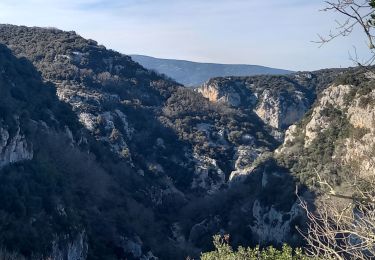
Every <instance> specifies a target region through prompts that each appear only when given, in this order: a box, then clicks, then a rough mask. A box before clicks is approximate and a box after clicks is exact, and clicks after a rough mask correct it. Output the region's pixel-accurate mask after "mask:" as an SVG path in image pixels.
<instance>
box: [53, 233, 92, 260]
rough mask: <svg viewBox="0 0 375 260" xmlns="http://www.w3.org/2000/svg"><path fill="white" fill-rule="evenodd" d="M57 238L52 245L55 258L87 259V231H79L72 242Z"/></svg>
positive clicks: (56, 259) (63, 259) (58, 259)
mask: <svg viewBox="0 0 375 260" xmlns="http://www.w3.org/2000/svg"><path fill="white" fill-rule="evenodd" d="M65 240H66V239H61V238H60V239H57V240H56V241H54V242H53V245H52V255H51V259H53V260H85V259H86V258H87V252H88V243H87V238H86V233H85V232H81V233H79V234H78V235H77V236H76V237H75V239H74V240H73V241H71V242H69V241H65Z"/></svg>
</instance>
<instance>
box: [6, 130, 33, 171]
mask: <svg viewBox="0 0 375 260" xmlns="http://www.w3.org/2000/svg"><path fill="white" fill-rule="evenodd" d="M20 132H21V129H20V128H19V127H18V128H17V130H16V132H15V133H13V134H10V133H9V132H8V130H7V129H6V128H3V127H0V168H1V167H4V166H6V165H8V164H11V163H15V162H19V161H24V160H31V159H32V158H33V149H32V144H30V143H28V142H27V140H26V138H25V136H24V135H22V134H21V133H20Z"/></svg>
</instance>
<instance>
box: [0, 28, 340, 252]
mask: <svg viewBox="0 0 375 260" xmlns="http://www.w3.org/2000/svg"><path fill="white" fill-rule="evenodd" d="M0 42H3V43H5V44H6V45H8V47H9V48H11V49H12V51H13V52H14V54H16V55H17V56H18V57H25V58H27V59H28V60H30V61H31V62H32V63H33V65H34V66H35V68H36V69H37V70H38V71H39V72H40V73H41V76H42V78H43V80H44V81H46V82H50V83H45V84H44V85H46V84H47V85H51V84H53V86H54V87H55V88H56V92H57V96H58V98H59V100H60V101H63V103H64V104H65V106H66V105H68V107H70V109H68V112H63V113H59V115H55V116H54V117H52V118H56V120H57V121H58V122H60V121H61V122H65V121H62V120H63V119H59V118H60V117H62V116H64V115H69V116H68V119H69V120H68V119H64V120H67V122H66V123H60V124H61V125H62V126H64V125H67V126H68V128H69V129H70V131H67V130H65V127H62V128H63V129H64V133H65V132H66V135H67V139H68V140H70V141H67V142H62V143H63V144H64V145H63V144H61V142H60V141H58V140H62V141H64V140H65V139H66V138H63V137H62V136H59V135H58V136H57V137H56V136H55V135H54V134H52V135H51V137H49V138H47V137H46V138H39V139H42V140H40V144H39V145H37V146H36V144H34V143H33V146H31V145H29V142H27V140H28V139H26V142H24V141H22V142H21V143H22V145H18V146H17V145H16V147H21V148H22V149H21V148H17V149H18V150H22V151H28V152H26V153H24V154H25V155H24V156H20V157H19V158H17V157H16V159H14V160H8V162H12V163H13V162H16V161H24V160H28V161H24V162H22V163H21V162H20V163H19V164H12V165H9V166H7V167H5V168H4V169H3V170H2V172H1V173H2V174H0V175H1V176H8V175H6V174H3V173H8V172H15V173H16V175H15V176H21V177H19V179H22V176H23V175H22V173H23V172H24V170H23V169H30V167H31V166H33V165H37V166H38V167H39V168H36V169H37V170H33V171H31V172H29V176H32V178H34V176H36V177H38V176H39V175H35V174H32V173H34V172H36V171H38V169H40V168H41V167H42V169H43V171H40V172H41V173H43V174H44V175H43V176H42V177H38V178H39V179H41V180H43V179H47V180H49V179H50V177H49V176H57V177H56V178H57V180H55V179H54V178H52V180H53V185H52V184H50V183H48V182H47V184H44V183H42V184H41V185H40V190H43V189H46V187H50V185H52V187H55V188H56V189H57V188H58V187H62V188H60V190H59V192H60V193H62V194H64V196H66V197H65V199H64V203H60V204H61V205H63V206H62V207H61V206H58V207H57V206H56V205H60V204H59V203H58V204H53V205H55V206H56V207H54V208H57V209H59V212H64V211H65V212H69V214H67V215H68V216H69V217H71V218H67V219H64V221H65V222H64V228H65V224H66V225H67V226H68V228H67V229H68V231H66V229H59V230H58V232H57V231H55V230H52V231H48V232H46V233H47V234H48V235H49V236H47V237H48V238H49V239H51V237H61V236H59V235H60V234H73V235H71V236H68V238H69V239H66V240H67V241H69V242H70V243H65V244H64V243H61V244H63V247H65V248H77V246H70V245H82V246H81V248H83V249H85V250H83V251H82V250H81V251H82V252H86V253H87V258H89V259H106V258H107V259H116V258H120V259H121V258H127V259H132V258H133V259H138V258H141V257H144V258H146V259H147V257H149V258H151V256H152V255H156V256H158V257H160V259H184V258H185V257H186V256H187V255H191V256H194V257H196V256H198V255H199V253H200V252H201V251H202V250H207V249H210V247H211V246H212V245H211V243H210V242H211V236H212V235H213V234H216V233H219V232H228V233H230V234H232V239H233V242H234V243H235V244H237V245H239V244H243V245H250V244H251V245H255V244H259V243H260V244H262V245H266V244H281V243H283V242H289V243H291V244H298V243H299V242H300V239H299V237H298V234H297V232H296V230H295V229H294V226H295V225H296V224H297V223H300V224H301V225H302V224H303V215H302V214H301V213H300V212H299V211H298V209H297V206H296V204H297V202H296V197H295V194H294V188H295V180H294V179H293V177H292V176H291V175H290V173H289V171H288V169H287V168H285V167H280V166H279V165H277V163H276V162H275V160H273V159H272V158H271V152H272V151H273V150H274V149H275V148H276V147H277V146H278V144H279V143H280V141H278V140H276V139H275V136H276V135H275V134H274V132H275V129H276V130H277V131H278V132H279V133H282V131H283V129H284V128H285V127H287V126H288V124H290V123H294V119H293V120H292V119H290V120H289V121H288V120H284V121H283V119H282V118H281V114H282V112H277V113H276V112H275V113H276V114H275V113H274V112H272V111H279V110H282V109H284V110H285V111H288V109H289V110H291V109H292V110H293V109H295V108H294V107H295V103H296V102H297V101H298V100H299V95H300V94H298V93H299V92H297V91H300V92H301V93H302V94H301V100H302V101H301V104H303V105H305V103H304V102H306V104H307V105H306V107H308V106H310V105H311V103H312V102H313V99H314V96H315V95H316V94H317V93H318V92H319V91H320V89H324V88H325V82H324V81H323V80H322V79H323V78H324V77H325V76H324V75H327V77H328V78H327V81H328V82H330V80H331V78H330V77H335V75H336V74H335V73H336V72H334V73H331V72H329V71H327V72H324V71H323V72H322V74H321V76H318V75H315V74H313V75H312V76H309V74H301V75H300V76H298V74H296V75H294V76H291V78H289V77H254V78H230V79H214V80H212V82H214V83H215V82H218V83H217V84H218V85H220V84H221V83H220V81H221V80H223V81H224V82H228V86H229V87H230V88H232V87H233V88H234V90H235V91H236V92H237V93H238V96H239V97H240V103H237V104H233V103H230V102H227V101H225V102H211V101H210V100H208V99H207V98H204V96H202V94H201V93H199V92H198V91H195V90H193V89H189V88H184V87H183V86H181V85H179V84H177V83H175V82H173V81H170V80H168V79H166V78H164V77H162V76H160V75H158V74H156V73H153V72H150V71H148V70H146V69H145V68H143V67H141V66H140V65H139V64H137V63H135V62H133V61H132V60H131V59H130V58H129V57H128V56H125V55H122V54H120V53H117V52H114V51H111V50H107V49H106V48H105V47H103V46H98V45H97V44H96V43H95V42H94V41H92V40H86V39H83V38H82V37H80V36H79V35H77V34H76V33H74V32H64V31H61V30H57V29H44V28H28V27H18V26H11V25H1V26H0ZM319 75H320V74H319ZM319 77H321V78H319ZM242 81H244V82H242ZM274 82H276V83H274ZM215 84H216V83H215ZM215 84H214V85H215ZM253 84H254V85H255V87H254V86H253ZM44 85H43V86H44ZM222 85H223V86H227V85H226V83H225V84H222ZM274 85H276V89H274ZM266 90H268V92H269V93H270V96H272V97H273V98H274V100H276V101H275V102H276V103H275V102H271V103H270V104H268V105H264V106H260V107H263V110H264V111H265V113H268V114H270V115H274V114H275V115H276V117H277V118H278V119H277V120H278V121H277V122H284V123H278V125H275V126H277V128H276V127H272V126H271V123H270V121H269V120H268V121H267V120H266V119H265V117H262V116H260V113H257V109H256V108H257V107H258V106H257V104H262V103H264V104H266V103H267V102H268V100H272V99H268V98H266V95H265V94H263V92H266ZM274 90H277V91H274ZM248 93H249V95H248ZM295 93H297V94H295ZM15 95H16V96H17V94H15ZM220 95H221V94H220ZM225 95H226V94H224V96H225ZM256 95H258V96H260V97H262V100H261V101H257V100H256V99H255V101H252V98H250V100H248V97H249V96H250V97H252V96H256ZM262 95H263V96H262ZM289 95H290V96H289ZM219 99H220V98H219ZM32 100H33V99H32ZM41 100H43V99H41ZM53 100H54V102H52V103H54V104H55V103H56V104H63V103H62V102H59V101H58V100H57V99H56V97H54V99H53ZM228 100H229V99H228ZM280 100H281V101H282V102H281V101H280ZM213 101H215V100H213ZM11 103H12V104H13V102H11ZM26 103H27V104H29V103H30V102H26ZM274 103H275V104H274ZM279 103H282V105H281V106H279V105H278V104H279ZM15 104H16V105H15V106H16V107H18V104H17V103H15ZM297 104H299V103H298V102H297ZM281 108H282V109H281ZM306 109H307V108H306ZM27 110H30V109H27ZM31 110H32V109H31ZM284 110H282V111H284ZM4 113H5V114H6V115H8V114H9V113H10V112H9V110H5V112H4ZM280 118H281V119H280ZM296 119H297V118H296ZM292 121H293V122H292ZM52 122H54V120H52ZM285 122H287V123H285ZM46 124H47V125H48V124H49V123H48V122H47V123H46ZM60 124H58V125H60ZM7 131H8V132H10V131H9V130H7ZM15 132H16V133H17V131H15ZM69 132H72V134H69ZM273 135H274V136H273ZM6 136H7V135H6V134H4V135H3V136H2V139H1V140H5V139H6ZM22 136H23V135H22V132H21V137H20V138H18V139H17V140H23V138H22ZM39 136H42V137H44V136H45V135H39ZM69 136H73V141H71V139H72V138H71V137H69ZM276 137H277V136H276ZM8 139H9V138H8ZM56 139H57V140H56ZM17 142H20V141H16V143H17ZM2 143H3V141H2ZM12 147H13V146H12ZM31 147H32V148H33V149H31ZM36 148H38V149H36ZM12 149H13V148H12ZM17 149H16V150H17ZM13 150H14V149H13ZM31 151H32V152H31ZM31 153H32V156H31ZM19 154H22V153H19ZM36 155H38V156H36ZM5 157H6V156H4V158H5ZM6 158H8V157H6ZM9 158H10V157H9ZM12 158H15V157H12ZM30 159H31V160H30ZM46 161H47V164H45V162H46ZM30 165H31V166H30ZM47 166H48V167H47ZM43 167H44V168H43ZM55 172H56V174H55V175H54V173H55ZM250 173H251V174H250ZM66 176H68V177H69V178H65V177H66ZM243 176H245V178H242V177H243ZM30 178H31V177H30ZM62 180H65V181H66V182H64V181H63V183H64V186H61V185H60V182H61V181H62ZM236 180H243V181H238V182H237V181H236ZM39 181H40V180H39ZM25 182H26V183H29V182H31V183H33V179H31V181H30V180H29V179H27V178H26V179H25ZM14 183H15V184H14V186H16V185H17V182H14ZM56 183H57V184H56ZM276 184H278V185H276ZM280 184H282V185H280ZM44 185H47V186H44ZM54 185H55V186H54ZM52 190H53V189H52ZM53 191H54V190H53ZM47 194H48V193H47ZM52 195H54V194H52ZM52 197H53V196H52ZM58 198H59V197H58ZM14 201H17V200H14ZM57 201H59V199H57ZM29 203H31V202H27V203H26V202H25V205H28V204H29ZM33 203H34V202H33ZM47 205H49V204H47ZM38 212H39V211H38ZM61 214H63V215H64V214H65V213H61ZM61 214H60V215H61ZM70 214H71V215H70ZM29 217H30V216H29ZM26 222H27V221H26ZM29 222H30V221H29ZM29 222H27V223H29ZM0 224H1V221H0ZM51 226H52V227H54V228H56V227H60V226H59V225H55V224H51ZM12 230H16V229H15V228H13V229H12ZM38 230H39V229H38ZM40 230H43V229H40ZM40 230H39V231H38V232H41V231H40ZM71 230H73V231H74V232H73V231H72V232H71V233H69V232H70V231H71ZM64 232H65V233H64ZM276 233H277V234H279V235H277V236H276V235H275V234H276ZM56 234H58V235H56ZM63 237H64V236H63ZM27 238H28V239H30V237H27ZM25 240H26V239H24V240H23V239H22V241H25ZM51 241H60V240H59V239H57V240H56V239H55V240H53V239H51V240H49V241H45V242H43V243H42V245H43V247H42V248H37V247H32V248H29V249H28V251H27V252H26V253H25V252H23V251H22V250H21V253H24V254H26V255H27V254H30V252H38V253H40V252H43V253H45V252H51V251H52V252H54V251H53V248H54V247H53V245H52V246H51V243H49V242H51ZM74 241H78V242H74ZM85 241H86V242H85ZM4 243H5V242H4ZM4 243H3V244H4ZM56 243H57V242H56ZM56 243H55V244H56ZM58 244H60V243H58ZM5 245H6V246H7V248H8V247H9V244H6V243H5ZM64 245H65V246H64ZM48 247H49V250H48ZM20 248H22V247H21V246H19V245H18V244H17V245H16V246H14V247H13V248H12V247H10V250H12V251H20ZM86 249H87V250H86ZM60 251H61V250H60ZM60 251H57V252H60ZM66 251H67V250H65V252H66ZM68 251H69V250H68ZM70 251H72V250H70ZM73 251H74V250H73ZM57 254H60V253H57Z"/></svg>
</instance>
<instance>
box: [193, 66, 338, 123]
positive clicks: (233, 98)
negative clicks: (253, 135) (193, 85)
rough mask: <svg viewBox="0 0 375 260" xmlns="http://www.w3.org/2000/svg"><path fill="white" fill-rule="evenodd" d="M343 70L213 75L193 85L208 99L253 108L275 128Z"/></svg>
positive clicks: (291, 120)
mask: <svg viewBox="0 0 375 260" xmlns="http://www.w3.org/2000/svg"><path fill="white" fill-rule="evenodd" d="M344 71H345V70H342V69H327V70H321V71H315V72H298V73H293V74H290V75H285V76H266V75H264V76H253V77H227V78H214V79H211V80H209V81H208V82H206V83H205V84H203V85H202V86H201V87H199V88H198V89H197V91H198V92H200V93H201V94H202V95H203V96H204V97H206V98H208V99H209V100H210V101H212V102H216V103H222V104H227V105H229V106H231V107H237V108H242V109H249V110H253V111H254V112H255V113H256V114H257V115H258V116H259V117H260V118H261V119H262V121H264V123H266V124H267V125H270V126H271V127H273V128H275V129H279V130H283V129H286V128H287V127H289V126H290V125H291V124H293V123H294V122H297V121H299V120H300V119H301V118H302V117H303V115H304V114H305V113H306V111H307V110H308V109H309V108H310V107H311V105H312V103H313V102H314V101H315V99H316V96H317V94H318V93H320V92H321V91H322V90H323V89H324V88H326V87H327V86H328V85H329V84H330V83H331V82H332V81H333V80H334V79H335V78H336V77H337V76H338V75H340V74H342V73H343V72H344Z"/></svg>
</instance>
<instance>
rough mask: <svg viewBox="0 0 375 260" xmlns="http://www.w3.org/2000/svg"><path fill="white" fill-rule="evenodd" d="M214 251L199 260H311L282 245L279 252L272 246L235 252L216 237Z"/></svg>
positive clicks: (298, 251) (240, 249)
mask: <svg viewBox="0 0 375 260" xmlns="http://www.w3.org/2000/svg"><path fill="white" fill-rule="evenodd" d="M214 246H215V250H214V251H212V252H207V253H203V254H202V255H201V260H252V259H254V260H307V259H312V258H310V257H308V256H306V255H305V254H304V253H303V252H302V250H301V249H300V248H297V249H295V250H293V249H292V248H291V247H290V246H288V245H284V246H283V247H282V249H281V250H278V249H276V248H274V247H272V246H270V247H268V248H265V249H260V248H259V247H255V248H250V247H247V248H244V247H241V246H240V247H239V248H238V250H237V251H234V250H233V248H232V247H231V246H230V245H229V244H228V242H227V240H226V239H225V238H224V239H223V238H222V237H221V236H219V235H217V236H214Z"/></svg>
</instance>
